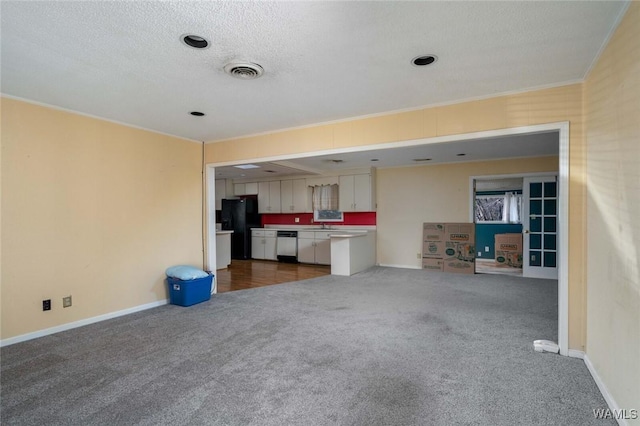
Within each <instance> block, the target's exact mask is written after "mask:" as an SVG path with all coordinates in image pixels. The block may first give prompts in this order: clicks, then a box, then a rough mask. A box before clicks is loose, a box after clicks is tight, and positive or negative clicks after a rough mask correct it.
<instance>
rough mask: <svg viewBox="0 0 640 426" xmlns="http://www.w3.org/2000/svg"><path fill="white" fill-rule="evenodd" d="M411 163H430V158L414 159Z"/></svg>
mask: <svg viewBox="0 0 640 426" xmlns="http://www.w3.org/2000/svg"><path fill="white" fill-rule="evenodd" d="M413 161H416V162H420V161H431V158H414V159H413Z"/></svg>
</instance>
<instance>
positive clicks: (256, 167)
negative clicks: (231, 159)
mask: <svg viewBox="0 0 640 426" xmlns="http://www.w3.org/2000/svg"><path fill="white" fill-rule="evenodd" d="M233 167H235V168H236V169H242V170H248V169H259V168H260V166H256V165H255V164H241V165H239V166H233Z"/></svg>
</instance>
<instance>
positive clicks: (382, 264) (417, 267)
mask: <svg viewBox="0 0 640 426" xmlns="http://www.w3.org/2000/svg"><path fill="white" fill-rule="evenodd" d="M378 266H385V267H387V268H403V269H422V268H421V267H419V266H415V265H389V264H387V263H380V264H379V265H378Z"/></svg>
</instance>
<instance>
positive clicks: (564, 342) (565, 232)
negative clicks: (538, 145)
mask: <svg viewBox="0 0 640 426" xmlns="http://www.w3.org/2000/svg"><path fill="white" fill-rule="evenodd" d="M549 131H557V132H558V133H559V138H560V140H559V157H560V158H559V164H558V192H559V198H558V228H559V230H558V231H559V232H558V250H559V251H560V256H559V259H558V346H559V347H560V354H561V355H568V353H569V270H568V266H569V257H568V255H569V122H568V121H562V122H557V123H547V124H539V125H534V126H523V127H513V128H508V129H499V130H488V131H483V132H474V133H465V134H458V135H447V136H436V137H432V138H424V139H414V140H408V141H399V142H388V143H381V144H373V145H363V146H356V147H348V148H340V149H329V150H323V151H315V152H303V153H298V154H287V155H278V156H270V157H262V158H261V157H257V158H244V159H241V160H235V161H225V162H218V163H210V164H207V167H206V174H207V189H206V190H207V203H206V206H207V224H208V225H209V226H207V234H208V235H207V244H206V250H207V258H208V259H209V265H208V267H209V268H210V269H211V270H215V264H216V261H215V258H216V256H215V255H216V251H215V245H216V232H215V199H216V196H215V195H216V194H215V167H216V166H233V165H238V164H246V163H254V162H270V161H283V160H293V159H296V158H304V157H313V156H317V155H329V154H342V153H347V152H361V151H368V150H372V149H393V148H401V147H408V146H419V145H429V144H434V143H444V142H458V141H463V140H470V139H481V138H491V137H498V136H509V135H522V134H527V133H540V132H549ZM538 175H540V174H538ZM470 209H471V211H473V206H471V207H470ZM472 215H473V213H471V215H470V217H473V216H472ZM216 291H217V289H216Z"/></svg>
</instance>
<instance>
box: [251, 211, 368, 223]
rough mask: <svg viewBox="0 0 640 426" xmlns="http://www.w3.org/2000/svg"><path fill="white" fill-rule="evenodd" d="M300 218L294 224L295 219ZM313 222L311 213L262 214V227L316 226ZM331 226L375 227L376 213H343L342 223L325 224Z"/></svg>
mask: <svg viewBox="0 0 640 426" xmlns="http://www.w3.org/2000/svg"><path fill="white" fill-rule="evenodd" d="M296 217H297V218H300V222H296V221H295V218H296ZM320 223H322V222H315V223H314V222H313V213H294V214H290V213H283V214H263V215H262V225H263V226H264V225H317V224H320ZM327 223H331V224H332V225H375V224H376V212H345V213H344V222H327Z"/></svg>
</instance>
